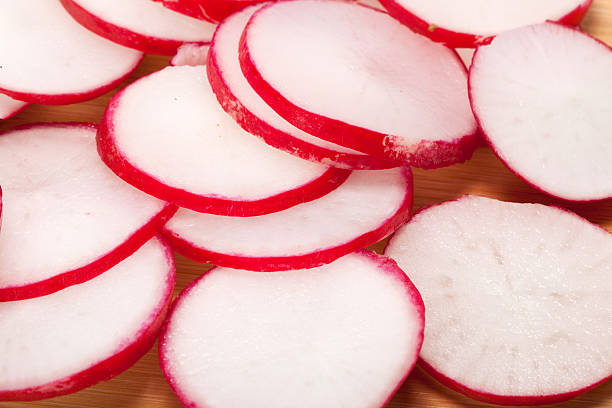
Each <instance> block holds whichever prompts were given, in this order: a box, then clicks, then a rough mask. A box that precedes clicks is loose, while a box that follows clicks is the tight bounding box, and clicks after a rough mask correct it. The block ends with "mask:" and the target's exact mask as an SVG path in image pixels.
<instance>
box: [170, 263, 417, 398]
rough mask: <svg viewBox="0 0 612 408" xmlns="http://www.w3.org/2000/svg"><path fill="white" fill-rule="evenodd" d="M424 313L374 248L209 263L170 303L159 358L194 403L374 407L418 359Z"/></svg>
mask: <svg viewBox="0 0 612 408" xmlns="http://www.w3.org/2000/svg"><path fill="white" fill-rule="evenodd" d="M423 314H424V311H423V303H422V300H421V297H420V295H419V293H418V292H417V291H416V289H415V288H414V286H413V285H412V283H411V282H410V281H409V280H408V279H407V278H406V275H405V274H404V273H403V272H402V271H401V270H400V269H399V268H398V267H397V265H396V264H395V262H393V261H391V260H390V259H388V258H385V257H383V256H380V255H376V254H374V253H372V252H367V251H360V252H357V253H354V254H351V255H348V256H346V257H344V258H341V259H339V260H337V261H336V262H334V263H332V264H330V265H326V266H323V267H320V268H316V269H309V270H299V271H289V272H279V273H273V274H269V273H268V274H261V273H254V272H247V271H242V270H236V269H227V268H214V269H212V270H210V271H209V272H208V273H206V274H205V275H203V276H202V278H200V279H198V280H197V281H196V282H194V283H193V284H192V285H191V286H189V287H188V288H187V289H186V290H184V291H183V292H182V293H181V295H180V297H179V298H178V300H177V301H176V302H175V305H174V307H173V312H172V313H171V315H170V318H169V320H168V322H167V324H166V326H165V328H164V331H163V333H162V337H161V340H160V350H159V351H160V360H161V364H162V369H163V370H164V374H165V376H166V378H167V379H168V381H169V383H170V385H171V386H172V388H173V389H174V391H175V392H176V393H177V394H178V396H179V398H180V399H181V401H182V402H183V404H184V405H185V406H188V407H245V406H253V407H269V408H276V407H279V408H280V407H283V408H284V407H317V408H326V407H351V408H360V407H364V408H365V407H377V406H382V405H384V403H385V401H387V400H388V399H389V397H390V396H391V395H392V394H393V392H394V391H395V390H396V389H397V388H398V387H399V385H400V384H401V383H402V381H403V380H404V378H405V377H406V376H407V375H408V373H409V372H410V370H411V369H412V367H413V365H414V362H415V360H416V358H417V355H418V352H419V349H420V347H421V342H422V339H423V323H424V322H423ZM298 396H299V397H298Z"/></svg>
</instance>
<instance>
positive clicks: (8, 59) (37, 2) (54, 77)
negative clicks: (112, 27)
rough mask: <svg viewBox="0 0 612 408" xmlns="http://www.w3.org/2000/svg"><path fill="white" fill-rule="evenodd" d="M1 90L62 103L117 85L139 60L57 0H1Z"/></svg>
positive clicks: (137, 54) (33, 99)
mask: <svg viewBox="0 0 612 408" xmlns="http://www.w3.org/2000/svg"><path fill="white" fill-rule="evenodd" d="M0 10H2V13H0V38H5V39H9V38H10V39H11V41H1V42H0V55H2V64H1V65H2V69H0V91H1V92H3V93H5V94H7V95H8V96H11V97H13V98H15V99H19V100H23V101H26V102H32V103H40V104H45V105H62V104H69V103H74V102H79V101H83V100H86V99H91V98H94V97H96V96H98V95H101V94H103V93H105V92H106V91H108V90H110V89H112V88H114V87H115V86H117V85H118V84H119V83H120V82H121V81H123V80H124V79H125V78H126V77H127V76H128V75H129V74H130V73H131V72H132V71H133V70H134V69H136V66H137V65H138V63H139V62H140V60H141V59H142V57H143V55H142V53H140V52H138V51H135V50H131V49H129V48H125V47H122V46H120V45H117V44H115V43H113V42H111V41H108V40H106V39H104V38H101V37H100V36H98V35H96V34H94V33H92V32H90V31H89V30H87V29H85V28H83V27H81V25H80V24H78V23H77V22H75V21H74V20H73V19H72V18H71V17H70V15H69V14H68V13H67V12H66V10H64V8H63V7H62V5H61V4H60V2H59V1H49V0H20V1H13V0H0Z"/></svg>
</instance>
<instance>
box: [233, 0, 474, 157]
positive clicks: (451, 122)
mask: <svg viewBox="0 0 612 408" xmlns="http://www.w3.org/2000/svg"><path fill="white" fill-rule="evenodd" d="M240 63H241V66H242V70H243V72H244V75H245V77H246V79H247V80H248V81H249V83H250V84H251V86H252V87H253V89H254V90H255V91H256V92H257V93H258V94H259V95H260V96H261V97H262V98H263V99H264V100H265V101H266V102H267V103H268V104H269V105H270V106H271V107H272V108H273V109H274V110H275V111H276V112H277V113H279V114H280V115H281V116H282V117H284V118H285V119H286V120H287V121H289V122H290V123H292V124H293V125H295V126H297V127H299V128H300V129H302V130H304V131H306V132H308V133H310V134H312V135H314V136H318V137H320V138H322V139H325V140H328V141H331V142H334V143H338V144H341V145H343V146H346V147H349V148H352V149H355V150H359V151H362V152H364V153H368V154H372V155H375V156H377V157H384V158H387V159H392V160H396V159H397V160H404V161H408V163H409V164H411V165H413V166H417V167H423V168H434V167H442V166H446V165H450V164H453V163H456V162H460V161H464V160H466V159H468V158H469V157H470V156H471V154H472V152H473V150H474V149H475V147H476V145H477V141H478V138H477V137H476V130H477V127H476V122H475V121H474V117H473V115H472V112H471V111H470V107H469V101H468V95H467V85H466V79H467V74H466V70H465V67H464V65H463V64H462V63H461V61H460V60H459V58H458V57H457V55H456V54H455V52H454V51H452V50H450V49H448V48H446V47H444V46H442V45H440V44H436V43H434V42H432V41H429V40H428V39H426V38H424V37H422V36H420V35H417V34H414V33H413V32H411V31H410V30H408V29H407V28H406V27H404V26H402V25H401V24H400V23H398V22H397V21H395V20H394V19H392V18H391V17H389V16H388V15H387V14H386V13H382V12H379V11H376V10H374V9H372V8H369V7H364V6H361V5H358V4H351V3H345V2H338V1H326V0H300V1H288V2H278V3H273V4H271V5H269V6H266V7H264V8H262V9H260V10H259V11H257V12H256V13H255V14H254V15H253V17H252V18H251V20H250V21H249V23H248V25H247V27H246V29H245V32H244V34H243V36H242V40H241V45H240Z"/></svg>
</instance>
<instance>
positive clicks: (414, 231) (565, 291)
mask: <svg viewBox="0 0 612 408" xmlns="http://www.w3.org/2000/svg"><path fill="white" fill-rule="evenodd" d="M385 253H386V254H387V255H389V256H391V257H392V258H394V259H395V260H396V261H397V262H398V264H399V265H400V267H401V268H402V269H403V270H404V271H405V272H406V273H407V274H408V276H410V278H411V279H412V280H413V282H414V284H415V285H416V287H417V288H418V289H419V291H420V292H421V294H422V295H423V300H424V302H425V308H426V316H425V319H426V321H427V327H426V330H425V340H424V343H423V349H422V351H421V359H422V365H423V367H424V368H425V369H426V370H427V371H429V372H430V373H431V374H433V376H434V377H435V378H437V379H438V380H440V381H441V382H443V383H444V384H446V385H448V386H450V387H451V388H454V389H455V390H457V391H460V392H463V393H465V394H467V395H469V396H471V397H473V398H477V399H480V400H485V401H489V402H493V403H497V404H504V405H536V404H546V403H553V402H559V401H562V400H566V399H569V398H571V397H573V396H575V395H577V394H579V393H582V392H584V391H586V390H588V389H590V388H592V387H594V386H596V385H597V384H599V383H601V382H603V381H605V380H606V379H607V378H609V377H610V376H611V375H612V332H611V330H610V324H611V320H610V319H611V316H612V280H610V273H611V271H612V236H611V235H610V234H609V233H608V232H607V231H605V230H604V229H602V228H600V227H598V226H596V225H593V224H590V223H589V222H587V221H586V220H584V219H582V218H580V217H578V216H576V215H575V214H572V213H570V212H568V211H565V210H562V209H559V208H555V207H546V206H543V205H539V204H516V203H504V202H501V201H496V200H491V199H487V198H482V197H474V196H467V197H463V198H461V199H459V200H457V201H453V202H448V203H443V204H441V205H438V206H434V207H431V208H428V209H426V210H424V211H422V212H420V213H418V214H417V215H415V216H414V218H413V219H412V221H411V222H410V223H408V224H407V225H406V226H405V227H403V228H402V229H400V230H399V231H398V232H397V233H396V235H395V236H394V237H393V238H392V240H391V242H390V243H389V246H388V247H387V249H386V251H385Z"/></svg>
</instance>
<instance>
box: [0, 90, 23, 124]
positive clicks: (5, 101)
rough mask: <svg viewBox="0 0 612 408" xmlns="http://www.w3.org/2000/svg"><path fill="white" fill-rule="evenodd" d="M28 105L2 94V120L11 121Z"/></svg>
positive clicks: (0, 110)
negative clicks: (10, 119)
mask: <svg viewBox="0 0 612 408" xmlns="http://www.w3.org/2000/svg"><path fill="white" fill-rule="evenodd" d="M28 105H29V104H28V103H27V102H22V101H18V100H15V99H13V98H11V97H9V96H7V95H3V94H0V119H9V118H11V117H13V116H15V115H16V114H18V113H19V112H21V111H22V110H23V109H25V108H26V107H27V106H28Z"/></svg>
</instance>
